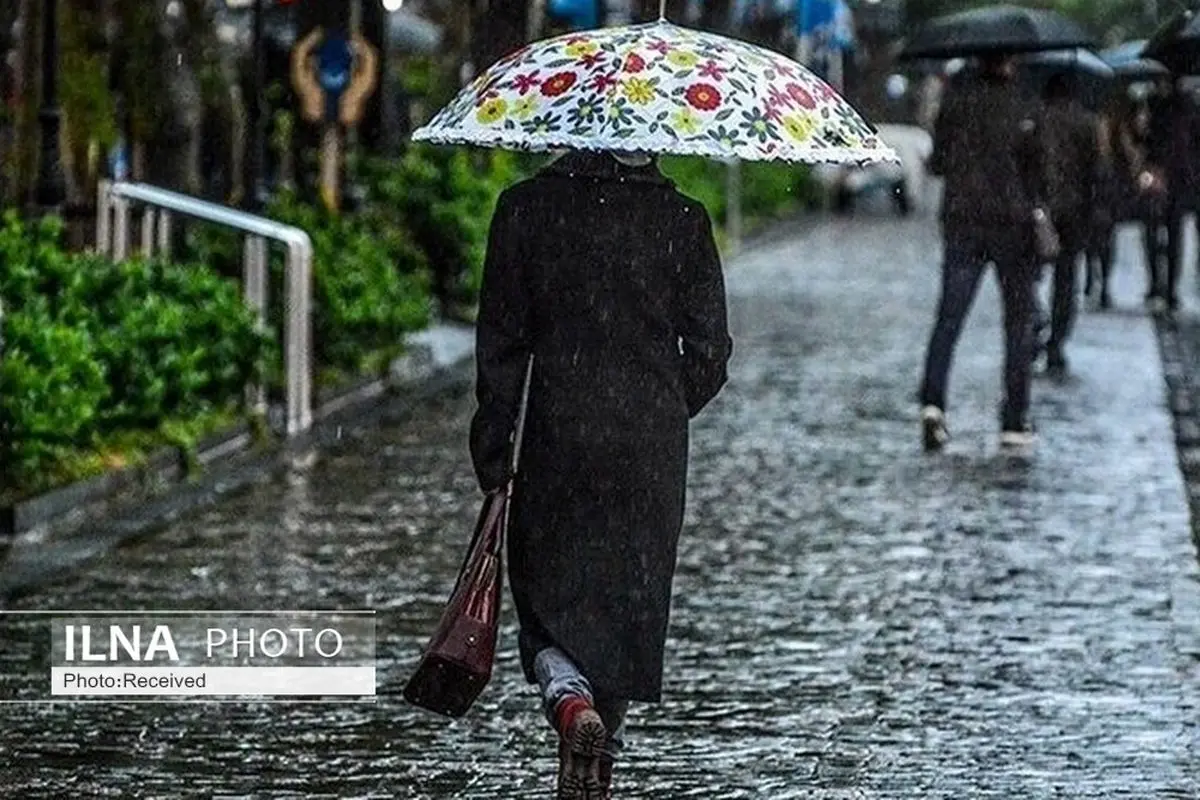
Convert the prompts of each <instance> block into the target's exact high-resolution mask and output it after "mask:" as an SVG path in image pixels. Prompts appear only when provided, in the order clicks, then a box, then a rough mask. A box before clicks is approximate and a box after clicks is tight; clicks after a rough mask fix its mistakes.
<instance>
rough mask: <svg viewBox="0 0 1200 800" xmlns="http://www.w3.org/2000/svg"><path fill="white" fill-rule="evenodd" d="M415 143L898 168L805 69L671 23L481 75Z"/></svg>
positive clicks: (569, 43)
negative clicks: (890, 165) (875, 164)
mask: <svg viewBox="0 0 1200 800" xmlns="http://www.w3.org/2000/svg"><path fill="white" fill-rule="evenodd" d="M413 140H414V141H426V142H434V143H437V144H473V145H483V146H492V147H505V148H509V149H516V150H538V151H541V150H551V149H559V148H571V149H583V150H624V151H641V152H647V153H676V154H680V155H700V156H710V157H715V158H740V159H745V160H748V161H764V160H781V161H799V162H806V163H821V162H824V163H871V162H880V161H893V162H894V161H896V160H897V158H896V155H895V153H893V152H892V151H891V149H889V148H888V147H887V145H885V144H884V143H883V141H882V140H881V139H880V138H879V137H878V135H877V134H876V132H875V130H874V128H873V127H872V126H871V125H870V124H869V123H868V122H867V121H866V120H864V119H863V118H862V116H860V115H859V113H858V112H857V111H855V110H854V108H853V107H851V106H850V104H849V103H847V102H846V101H845V100H844V99H842V98H841V97H840V96H838V94H837V92H835V91H834V90H833V89H832V88H831V87H830V86H829V85H828V84H826V83H825V82H824V81H822V80H821V79H820V78H818V77H816V76H815V75H813V74H812V73H811V72H809V71H808V70H806V69H805V68H804V67H802V66H800V65H799V64H797V63H795V62H794V61H791V60H789V59H787V58H784V57H783V56H781V55H779V54H777V53H774V52H771V51H769V50H766V49H764V48H760V47H755V46H754V45H751V44H747V43H745V42H740V41H737V40H735V39H729V38H726V37H724V36H717V35H715V34H710V33H703V32H700V31H694V30H690V29H687V28H681V27H678V26H676V25H673V24H671V23H670V22H667V21H666V20H659V21H658V22H652V23H646V24H641V25H626V26H621V27H614V28H603V29H599V30H594V31H587V32H582V33H572V34H567V35H564V36H559V37H556V38H553V39H547V40H544V41H540V42H535V43H533V44H530V45H527V46H525V47H523V48H521V49H520V50H517V51H516V52H514V53H512V54H510V55H508V56H506V57H505V58H503V59H501V60H500V61H498V62H496V64H494V65H493V66H492V67H491V68H489V69H488V70H487V71H486V72H484V73H482V74H481V75H479V77H478V78H476V80H475V81H474V82H473V83H472V84H471V85H469V86H468V87H466V88H465V89H463V90H462V91H461V92H460V93H459V94H458V96H457V97H456V98H455V99H454V100H453V101H452V102H451V103H450V104H449V105H448V106H446V107H445V108H444V109H442V110H441V111H440V112H438V114H437V116H435V117H434V118H433V120H432V121H430V123H429V124H428V125H426V126H424V127H422V128H421V129H419V130H417V131H416V132H415V133H414V134H413Z"/></svg>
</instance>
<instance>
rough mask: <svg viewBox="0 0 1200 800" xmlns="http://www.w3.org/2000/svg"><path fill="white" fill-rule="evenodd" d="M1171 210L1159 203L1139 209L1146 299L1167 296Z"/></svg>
mask: <svg viewBox="0 0 1200 800" xmlns="http://www.w3.org/2000/svg"><path fill="white" fill-rule="evenodd" d="M1170 217H1171V214H1170V211H1169V210H1168V209H1167V208H1166V207H1165V206H1161V204H1159V203H1157V202H1156V203H1153V204H1147V205H1146V206H1145V207H1143V208H1141V209H1139V213H1138V219H1139V220H1140V221H1141V223H1142V236H1143V244H1144V247H1145V250H1146V299H1147V300H1150V299H1153V298H1156V297H1165V296H1166V292H1167V291H1168V285H1169V284H1170V279H1169V277H1168V276H1166V275H1164V272H1169V271H1170V264H1169V263H1168V262H1169V261H1170V257H1169V253H1170V252H1171V247H1170V238H1171V237H1170V228H1171V225H1170V224H1169V223H1170Z"/></svg>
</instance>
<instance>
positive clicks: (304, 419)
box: [284, 242, 313, 436]
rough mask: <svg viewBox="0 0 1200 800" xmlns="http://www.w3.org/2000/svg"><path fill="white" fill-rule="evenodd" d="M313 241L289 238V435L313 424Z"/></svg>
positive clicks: (285, 290) (287, 278) (287, 345)
mask: <svg viewBox="0 0 1200 800" xmlns="http://www.w3.org/2000/svg"><path fill="white" fill-rule="evenodd" d="M312 257H313V254H312V245H311V244H305V243H299V242H288V257H287V269H286V271H285V275H284V281H285V286H284V292H285V296H286V297H287V301H286V303H287V306H286V313H287V323H286V324H287V332H286V340H287V342H286V348H287V352H286V355H285V360H286V364H287V435H288V436H294V435H296V434H298V433H302V432H304V431H306V430H308V429H309V428H310V427H312V313H311V303H312Z"/></svg>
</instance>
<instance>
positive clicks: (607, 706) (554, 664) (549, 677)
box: [533, 647, 629, 759]
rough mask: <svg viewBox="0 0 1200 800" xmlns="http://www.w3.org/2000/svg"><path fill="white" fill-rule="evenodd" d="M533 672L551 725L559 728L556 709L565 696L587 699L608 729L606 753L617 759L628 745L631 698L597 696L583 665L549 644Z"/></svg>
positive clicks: (539, 654)
mask: <svg viewBox="0 0 1200 800" xmlns="http://www.w3.org/2000/svg"><path fill="white" fill-rule="evenodd" d="M533 671H534V674H535V675H536V676H537V681H538V686H540V687H541V690H542V709H543V711H545V713H546V719H548V720H549V721H550V726H551V727H555V709H557V707H558V704H559V702H560V701H561V700H562V699H563V698H564V697H567V696H569V695H576V696H579V697H585V698H587V699H588V700H589V701H590V702H591V704H592V707H593V708H595V709H596V713H597V714H599V715H600V719H601V721H602V722H603V723H604V728H605V730H607V731H608V742H607V743H606V744H605V748H604V749H605V752H606V753H607V754H608V755H609V756H610V757H611V758H613V759H615V758H616V757H617V756H618V754H620V752H621V750H622V749H623V748H624V747H625V715H626V713H628V711H629V701H628V700H617V699H613V698H605V697H596V695H595V693H594V692H593V691H592V685H591V684H590V683H588V679H587V678H585V677H584V676H583V674H582V673H581V672H580V671H579V667H577V666H575V662H573V661H571V659H570V658H569V657H568V656H567V654H566V653H564V652H563V651H562V650H559V649H558V648H557V647H547V648H545V649H544V650H542V651H541V652H539V653H538V654H537V656H536V657H534V659H533Z"/></svg>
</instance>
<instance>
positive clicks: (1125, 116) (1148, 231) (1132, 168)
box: [1117, 98, 1167, 311]
mask: <svg viewBox="0 0 1200 800" xmlns="http://www.w3.org/2000/svg"><path fill="white" fill-rule="evenodd" d="M1152 134H1153V130H1152V125H1151V111H1150V105H1149V103H1148V102H1147V101H1146V100H1145V99H1144V98H1130V99H1129V102H1128V104H1127V105H1126V108H1125V110H1124V112H1123V113H1122V114H1121V117H1120V122H1119V125H1118V134H1117V139H1118V141H1117V154H1118V160H1119V161H1120V162H1121V163H1122V165H1123V166H1124V168H1125V175H1124V176H1122V177H1123V178H1125V179H1127V180H1128V181H1129V186H1130V187H1131V188H1130V196H1129V203H1130V210H1131V216H1133V217H1134V218H1135V219H1137V220H1139V221H1140V222H1141V223H1142V231H1143V237H1144V239H1143V241H1144V250H1145V259H1146V305H1147V306H1148V307H1149V308H1150V309H1151V310H1152V311H1159V310H1161V308H1162V307H1163V305H1164V303H1163V288H1164V287H1163V283H1164V281H1163V280H1162V273H1163V266H1164V264H1163V261H1164V260H1165V255H1166V254H1165V250H1164V247H1165V242H1164V238H1165V236H1164V234H1165V228H1166V219H1167V183H1166V176H1165V172H1164V170H1163V169H1162V167H1161V166H1160V165H1159V164H1158V163H1157V162H1156V160H1155V159H1156V157H1157V156H1158V155H1160V154H1161V152H1162V151H1161V149H1152V147H1151V139H1152Z"/></svg>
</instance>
